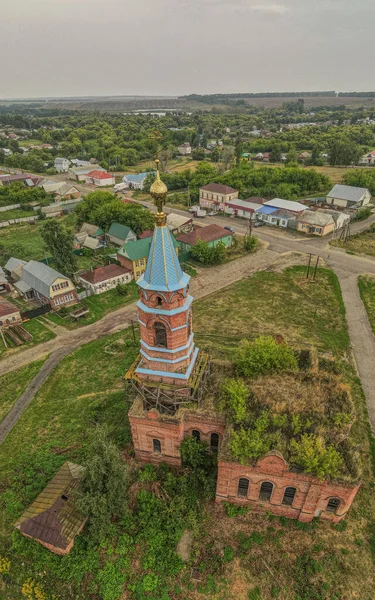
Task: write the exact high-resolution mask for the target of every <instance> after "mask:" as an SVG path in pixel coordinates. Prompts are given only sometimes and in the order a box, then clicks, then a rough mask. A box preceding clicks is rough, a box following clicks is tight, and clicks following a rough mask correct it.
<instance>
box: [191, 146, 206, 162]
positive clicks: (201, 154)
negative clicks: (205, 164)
mask: <svg viewBox="0 0 375 600" xmlns="http://www.w3.org/2000/svg"><path fill="white" fill-rule="evenodd" d="M191 156H192V158H193V160H204V159H205V158H206V154H205V151H204V148H193V150H192V153H191Z"/></svg>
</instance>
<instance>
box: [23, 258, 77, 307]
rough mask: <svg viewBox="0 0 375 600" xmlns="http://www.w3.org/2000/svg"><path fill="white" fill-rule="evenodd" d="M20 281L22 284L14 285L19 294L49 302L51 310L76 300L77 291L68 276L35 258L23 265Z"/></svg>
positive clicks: (43, 302)
mask: <svg viewBox="0 0 375 600" xmlns="http://www.w3.org/2000/svg"><path fill="white" fill-rule="evenodd" d="M21 281H22V286H19V285H18V284H16V285H15V287H17V289H18V291H19V292H20V293H21V295H23V296H26V297H27V298H30V297H31V298H33V299H37V300H38V301H39V302H41V304H49V305H50V306H51V308H52V309H53V310H58V309H59V308H61V307H62V306H71V305H72V304H76V303H77V302H78V296H77V291H76V289H75V287H74V285H73V283H72V281H71V280H70V279H69V277H65V275H62V274H61V273H59V272H58V271H55V269H52V268H51V267H50V266H48V265H45V264H44V263H40V262H37V261H36V260H30V261H29V262H28V263H26V264H25V265H24V266H23V269H22V279H21Z"/></svg>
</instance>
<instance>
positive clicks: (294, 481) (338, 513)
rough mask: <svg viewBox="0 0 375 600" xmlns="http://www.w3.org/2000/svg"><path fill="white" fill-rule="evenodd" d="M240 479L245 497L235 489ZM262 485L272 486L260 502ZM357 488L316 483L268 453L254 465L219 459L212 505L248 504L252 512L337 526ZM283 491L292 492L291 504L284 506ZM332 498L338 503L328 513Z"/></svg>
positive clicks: (331, 483) (309, 476) (358, 485)
mask: <svg viewBox="0 0 375 600" xmlns="http://www.w3.org/2000/svg"><path fill="white" fill-rule="evenodd" d="M240 479H244V480H245V479H246V480H248V482H249V485H248V491H247V494H246V495H245V496H241V490H239V482H240ZM263 482H267V483H271V484H273V488H272V493H271V496H270V498H269V500H260V495H261V486H262V483H263ZM243 483H244V482H243ZM359 487H360V484H354V485H353V484H348V485H345V484H344V483H339V482H333V481H332V482H329V481H320V480H319V479H317V478H316V477H313V476H312V475H308V474H306V473H293V472H291V471H290V469H289V465H288V463H287V462H286V461H285V460H284V458H283V457H282V456H281V454H279V453H278V452H270V453H268V454H267V455H266V456H264V457H263V458H262V459H260V460H259V461H258V462H257V464H256V465H255V466H244V465H241V464H239V463H236V462H229V461H224V460H219V469H218V479H217V487H216V502H222V501H223V500H226V501H228V502H231V503H234V504H238V505H251V506H254V507H255V509H258V510H265V511H271V512H272V513H274V514H277V515H282V516H285V517H288V518H290V519H298V520H299V521H305V522H307V521H311V520H312V519H313V518H314V517H321V518H322V519H328V520H330V521H333V522H335V523H337V522H338V521H340V520H341V519H343V518H344V517H345V515H346V513H347V511H348V509H349V508H350V506H351V504H352V502H353V500H354V498H355V495H356V493H357V491H358V490H359ZM286 488H294V489H295V495H294V498H293V499H292V502H291V504H289V503H285V500H288V499H287V498H285V499H284V494H285V489H286ZM242 490H244V487H243V488H242ZM239 492H240V493H239ZM332 499H335V500H337V501H339V504H338V506H337V508H336V510H333V511H330V510H329V509H328V510H327V505H328V503H329V502H330V500H332ZM289 501H290V500H289ZM336 503H337V502H336Z"/></svg>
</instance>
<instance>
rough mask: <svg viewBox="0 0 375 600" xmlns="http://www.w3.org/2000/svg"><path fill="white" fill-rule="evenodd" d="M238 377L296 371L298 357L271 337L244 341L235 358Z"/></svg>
mask: <svg viewBox="0 0 375 600" xmlns="http://www.w3.org/2000/svg"><path fill="white" fill-rule="evenodd" d="M234 364H235V367H236V371H237V373H238V375H243V376H245V377H255V376H257V375H267V374H269V373H279V372H280V371H287V370H288V371H295V370H297V368H298V362H297V357H296V355H295V354H294V352H293V350H292V349H291V348H289V346H287V345H286V344H284V343H282V344H278V343H277V341H276V340H275V339H274V338H273V337H270V336H261V337H259V338H257V339H256V340H254V341H253V342H249V341H248V340H242V341H241V343H240V345H239V348H238V350H237V351H236V354H235V357H234Z"/></svg>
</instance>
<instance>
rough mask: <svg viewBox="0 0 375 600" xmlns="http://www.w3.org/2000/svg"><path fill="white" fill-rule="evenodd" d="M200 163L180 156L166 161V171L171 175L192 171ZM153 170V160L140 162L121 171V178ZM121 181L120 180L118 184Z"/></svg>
mask: <svg viewBox="0 0 375 600" xmlns="http://www.w3.org/2000/svg"><path fill="white" fill-rule="evenodd" d="M200 162H201V161H199V160H192V159H191V158H187V157H185V156H181V157H179V158H173V159H172V160H170V161H168V165H167V171H171V172H173V173H178V172H179V171H184V170H185V169H191V170H192V171H194V170H195V169H196V168H197V166H198V165H199V163H200ZM154 169H155V162H154V161H153V160H151V159H150V160H142V161H140V162H139V163H137V164H136V165H133V166H131V167H128V168H127V169H126V171H124V172H122V171H121V177H122V176H123V175H125V174H126V173H142V172H144V171H153V170H154ZM116 175H117V173H116ZM121 180H122V179H121V178H120V179H119V181H118V183H119V182H120V181H121Z"/></svg>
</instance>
